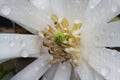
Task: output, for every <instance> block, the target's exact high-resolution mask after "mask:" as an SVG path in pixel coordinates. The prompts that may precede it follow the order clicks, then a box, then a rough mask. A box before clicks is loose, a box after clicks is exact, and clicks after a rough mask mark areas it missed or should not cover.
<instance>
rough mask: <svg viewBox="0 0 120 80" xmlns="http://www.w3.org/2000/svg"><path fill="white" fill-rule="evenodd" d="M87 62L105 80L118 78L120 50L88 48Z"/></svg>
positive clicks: (116, 79) (118, 79) (119, 77)
mask: <svg viewBox="0 0 120 80" xmlns="http://www.w3.org/2000/svg"><path fill="white" fill-rule="evenodd" d="M87 52H88V54H90V56H89V57H86V60H87V61H88V63H89V64H90V65H91V66H92V68H94V69H95V70H96V71H97V72H98V73H100V74H101V75H102V76H104V78H105V79H106V80H120V52H117V51H115V50H109V49H105V48H89V49H88V50H87Z"/></svg>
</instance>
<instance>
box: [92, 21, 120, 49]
mask: <svg viewBox="0 0 120 80" xmlns="http://www.w3.org/2000/svg"><path fill="white" fill-rule="evenodd" d="M94 30H95V31H94V32H93V33H91V34H93V40H92V43H93V44H95V46H97V47H120V21H118V22H112V23H108V24H106V25H103V26H100V27H99V28H95V29H94Z"/></svg>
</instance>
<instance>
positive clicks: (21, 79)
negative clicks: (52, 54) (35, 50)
mask: <svg viewBox="0 0 120 80" xmlns="http://www.w3.org/2000/svg"><path fill="white" fill-rule="evenodd" d="M50 66H51V65H50V64H49V55H43V56H41V57H40V58H38V59H37V60H35V61H34V62H33V63H31V64H30V65H28V66H27V67H26V68H25V69H23V70H22V71H20V72H19V73H18V74H16V75H15V76H14V77H13V78H12V79H11V80H39V78H40V77H41V76H42V75H43V74H44V73H45V72H46V71H47V70H48V69H49V68H50Z"/></svg>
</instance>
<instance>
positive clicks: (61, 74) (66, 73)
mask: <svg viewBox="0 0 120 80" xmlns="http://www.w3.org/2000/svg"><path fill="white" fill-rule="evenodd" d="M70 75H71V65H70V64H69V63H60V64H59V66H58V69H57V71H56V74H55V76H54V79H53V80H70Z"/></svg>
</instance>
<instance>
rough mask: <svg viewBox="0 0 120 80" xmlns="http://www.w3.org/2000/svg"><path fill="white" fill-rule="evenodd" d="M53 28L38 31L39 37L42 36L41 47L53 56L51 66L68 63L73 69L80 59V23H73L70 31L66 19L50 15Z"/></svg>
mask: <svg viewBox="0 0 120 80" xmlns="http://www.w3.org/2000/svg"><path fill="white" fill-rule="evenodd" d="M51 19H52V20H53V21H54V25H55V27H52V26H50V25H48V27H47V30H45V31H40V33H39V35H40V36H41V35H42V36H44V37H45V40H44V41H43V45H44V46H45V47H48V48H49V49H48V52H49V54H50V55H52V56H53V60H51V61H50V63H51V64H55V63H57V62H66V61H69V62H70V63H71V65H73V66H74V67H75V66H77V65H78V63H79V62H80V61H81V59H82V57H81V55H80V35H81V34H80V28H81V26H82V23H81V22H78V21H77V22H76V23H74V25H73V27H72V29H71V28H70V26H69V22H68V20H67V19H66V18H62V19H60V20H59V18H58V17H57V16H56V15H55V14H52V15H51Z"/></svg>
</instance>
